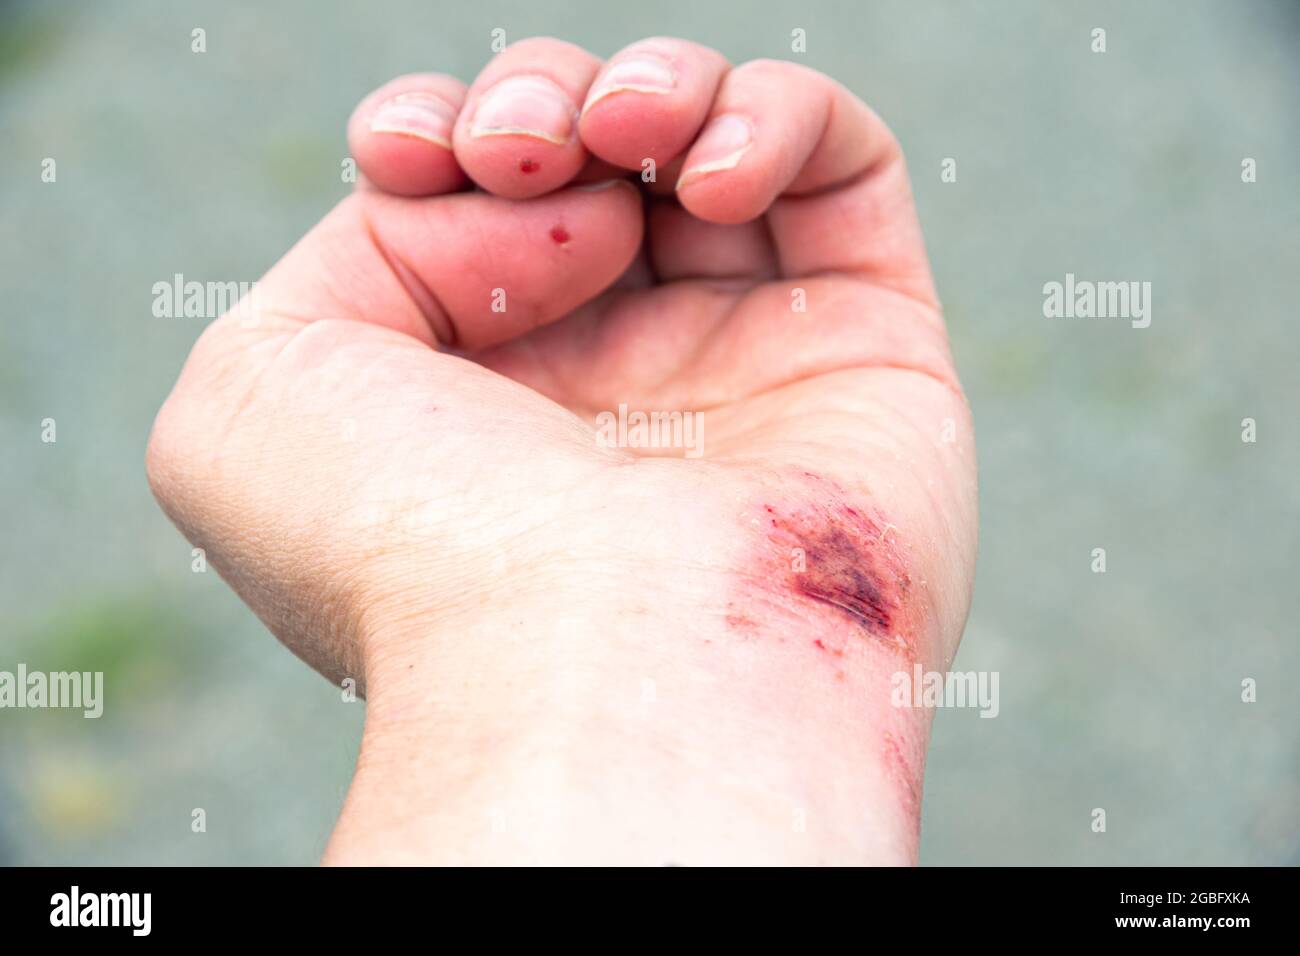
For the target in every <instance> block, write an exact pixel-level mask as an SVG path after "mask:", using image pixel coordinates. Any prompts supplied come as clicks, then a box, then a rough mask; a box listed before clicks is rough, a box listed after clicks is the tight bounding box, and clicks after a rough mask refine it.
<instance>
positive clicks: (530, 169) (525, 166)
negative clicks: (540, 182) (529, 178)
mask: <svg viewBox="0 0 1300 956" xmlns="http://www.w3.org/2000/svg"><path fill="white" fill-rule="evenodd" d="M541 168H542V164H541V163H539V162H537V161H536V160H535V159H521V160H519V171H520V172H521V173H535V172H537V171H538V170H539V169H541Z"/></svg>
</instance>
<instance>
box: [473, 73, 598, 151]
mask: <svg viewBox="0 0 1300 956" xmlns="http://www.w3.org/2000/svg"><path fill="white" fill-rule="evenodd" d="M576 114H577V110H576V109H575V108H574V106H573V102H572V101H571V100H570V99H569V97H568V96H567V95H565V92H564V91H563V90H562V89H560V88H559V87H558V86H556V85H555V84H554V83H552V82H551V81H550V80H548V79H546V78H545V77H542V76H511V77H507V78H506V79H504V80H502V81H501V82H500V83H498V84H497V85H496V86H494V87H492V88H491V89H490V90H488V91H487V93H485V94H484V96H483V98H482V99H481V100H480V101H479V104H478V109H477V110H476V111H475V112H474V123H473V125H472V126H471V127H470V134H471V135H472V136H532V137H535V138H536V139H542V140H546V141H547V142H548V143H555V144H557V145H559V146H563V145H564V144H565V143H567V142H568V141H569V134H570V133H571V132H572V131H573V121H574V118H575V116H576Z"/></svg>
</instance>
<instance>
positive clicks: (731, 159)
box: [677, 113, 754, 187]
mask: <svg viewBox="0 0 1300 956" xmlns="http://www.w3.org/2000/svg"><path fill="white" fill-rule="evenodd" d="M753 144H754V127H753V125H752V124H751V123H750V122H749V120H748V119H746V118H745V117H743V116H740V115H738V114H736V113H723V114H722V115H721V116H715V117H714V118H713V119H712V120H710V121H709V125H708V126H706V127H704V132H703V133H701V134H700V138H699V139H697V140H696V141H695V145H694V146H693V147H692V148H691V166H690V168H689V169H687V170H685V171H684V172H683V173H682V175H681V178H679V179H678V180H677V185H678V187H680V186H682V185H683V184H684V183H686V182H688V181H690V180H694V179H698V178H700V177H701V176H707V175H708V174H709V173H716V172H720V171H722V170H724V169H732V168H734V167H735V166H736V164H737V163H739V162H740V157H742V156H744V155H745V153H746V152H747V151H748V150H749V147H750V146H752V145H753Z"/></svg>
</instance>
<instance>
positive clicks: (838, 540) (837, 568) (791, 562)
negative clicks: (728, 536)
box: [746, 472, 919, 662]
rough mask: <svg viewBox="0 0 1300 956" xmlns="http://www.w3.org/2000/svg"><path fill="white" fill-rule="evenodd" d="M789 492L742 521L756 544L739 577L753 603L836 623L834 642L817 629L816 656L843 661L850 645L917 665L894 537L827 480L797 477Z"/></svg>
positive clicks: (907, 588) (875, 515)
mask: <svg viewBox="0 0 1300 956" xmlns="http://www.w3.org/2000/svg"><path fill="white" fill-rule="evenodd" d="M795 485H796V489H797V490H796V493H793V494H791V493H789V491H788V490H786V492H785V493H782V494H772V495H769V496H767V497H765V498H763V499H761V501H760V502H759V503H758V504H756V505H755V506H754V507H753V508H752V509H750V511H749V512H748V514H747V515H746V517H748V519H749V522H750V524H751V525H752V526H754V527H755V529H756V530H757V531H758V539H759V540H758V541H757V542H756V547H755V553H754V555H753V557H752V559H751V566H750V568H749V573H748V575H747V576H746V577H747V580H748V581H749V582H750V584H751V586H752V587H754V588H755V591H756V593H755V594H754V595H753V597H754V599H755V600H757V601H758V602H759V603H767V604H769V605H771V604H775V605H777V606H780V607H786V608H790V609H792V610H795V611H797V612H799V613H800V615H801V616H802V617H804V618H805V619H806V618H808V617H812V618H814V619H818V620H820V619H824V618H826V617H827V616H828V615H830V616H831V617H832V619H833V620H835V621H838V622H840V625H841V626H840V627H838V628H834V629H833V630H834V632H835V635H837V636H838V638H839V639H836V637H835V636H832V635H828V634H824V633H821V630H820V629H819V630H818V632H817V634H816V636H815V640H813V641H812V643H813V646H815V647H816V648H817V650H818V651H820V652H823V653H826V654H829V655H833V656H843V654H844V651H845V649H846V647H847V646H848V645H849V644H850V643H851V641H852V640H855V639H856V640H861V641H866V642H869V643H871V644H873V645H875V646H876V647H879V648H882V649H884V650H887V651H890V652H892V653H895V654H897V655H899V656H900V657H902V658H903V659H904V660H906V661H909V662H911V661H914V660H916V656H917V648H916V640H917V637H916V635H917V632H918V630H919V629H918V628H917V626H916V623H917V622H916V620H915V613H914V610H913V605H914V603H915V601H914V595H913V594H912V591H913V587H912V579H911V576H910V575H909V573H908V570H907V560H906V553H905V550H904V547H903V545H902V544H901V542H900V540H899V534H898V530H897V529H896V528H895V527H894V526H893V525H892V524H891V523H890V522H889V521H888V520H887V519H886V518H885V516H884V515H883V514H881V513H880V512H879V511H878V510H877V509H875V508H874V507H872V506H871V505H869V504H867V503H864V502H862V501H861V500H860V498H859V497H853V496H851V495H849V494H848V493H846V492H845V490H844V489H843V488H842V487H840V486H839V485H838V484H836V483H834V482H832V481H829V480H828V479H824V478H822V477H820V476H818V475H815V474H813V473H811V472H804V473H803V474H802V476H801V477H800V480H799V481H797V482H795Z"/></svg>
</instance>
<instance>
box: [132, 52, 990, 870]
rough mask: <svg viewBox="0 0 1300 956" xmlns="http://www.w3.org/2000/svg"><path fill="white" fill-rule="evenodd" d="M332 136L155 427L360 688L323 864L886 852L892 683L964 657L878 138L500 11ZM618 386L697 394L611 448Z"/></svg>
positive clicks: (894, 809)
mask: <svg viewBox="0 0 1300 956" xmlns="http://www.w3.org/2000/svg"><path fill="white" fill-rule="evenodd" d="M349 145H350V148H351V151H352V155H353V156H354V157H355V158H356V160H357V163H358V166H359V168H360V170H361V173H362V174H363V176H362V180H363V181H362V182H361V183H360V185H359V186H358V188H357V190H356V192H355V194H354V195H352V196H351V197H349V198H348V199H346V200H344V201H343V202H341V203H340V204H339V205H338V206H337V207H336V208H335V209H334V210H333V211H332V212H330V213H329V214H328V215H327V216H326V217H325V218H324V219H323V220H322V221H321V223H320V224H318V225H317V226H316V227H315V228H313V229H312V230H311V231H310V232H308V233H307V235H306V236H304V237H303V239H302V240H301V241H300V242H299V243H298V244H297V245H296V246H295V247H294V248H293V249H292V250H291V251H290V252H289V253H287V254H286V255H285V257H284V258H283V259H282V260H281V261H280V262H279V263H278V264H277V265H276V266H275V267H274V268H273V269H272V270H271V271H270V272H269V273H268V274H267V275H266V276H265V278H264V279H263V280H262V281H261V282H260V283H259V286H258V295H257V297H256V299H255V303H254V306H253V307H252V308H245V309H242V310H241V309H237V310H235V311H234V312H232V313H231V314H229V315H227V316H224V317H222V318H221V319H218V320H217V321H216V322H214V323H213V324H212V325H211V326H210V327H209V328H208V329H207V330H206V331H205V332H204V334H203V335H202V336H201V337H200V339H199V341H198V342H197V344H196V345H195V347H194V350H193V352H192V354H191V356H190V358H189V360H188V362H187V364H186V366H185V368H184V370H183V372H182V373H181V376H180V380H179V381H178V383H177V385H176V387H175V389H174V390H173V392H172V394H171V396H170V397H169V398H168V400H167V402H166V403H165V405H164V406H163V408H162V410H161V412H160V413H159V415H158V420H157V422H156V423H155V426H154V431H153V435H152V438H151V441H150V445H149V452H148V473H149V479H150V483H151V485H152V487H153V489H154V493H155V494H156V495H157V497H158V500H159V501H160V502H161V503H162V506H163V508H164V509H165V510H166V512H167V514H168V515H169V516H170V517H171V518H172V520H173V521H175V522H176V524H177V525H178V527H180V529H181V530H182V531H183V532H184V533H185V534H186V536H187V537H188V538H189V539H190V540H191V541H193V542H194V544H195V545H196V546H199V547H202V548H204V549H205V550H206V552H207V556H208V560H209V562H210V563H211V564H212V565H213V566H214V567H215V568H217V570H218V571H220V573H221V574H222V576H223V577H224V578H225V579H226V580H227V581H228V582H229V583H230V585H231V586H232V587H233V588H234V589H235V590H236V591H237V592H238V593H239V595H240V596H241V597H242V598H243V599H244V600H245V601H246V602H247V603H248V605H249V606H250V607H251V608H252V609H253V610H254V611H255V612H256V613H257V614H258V616H259V617H260V618H261V619H262V620H263V621H264V622H265V623H266V625H267V626H268V627H269V628H270V629H271V630H272V631H273V632H274V633H275V634H276V635H277V636H278V637H279V638H280V639H281V640H282V641H283V642H284V643H285V644H286V645H287V646H288V647H290V648H291V649H292V650H293V651H294V652H295V653H297V654H298V655H300V656H301V657H302V658H303V659H304V660H306V661H307V662H308V663H309V664H311V665H312V666H314V667H315V668H317V669H318V670H319V671H321V673H323V674H324V675H326V676H327V677H329V678H330V679H332V680H335V681H339V682H342V681H344V680H346V679H348V678H351V679H353V680H355V681H356V683H357V685H358V686H359V688H360V690H361V691H362V692H363V693H364V694H365V695H366V698H367V705H366V706H367V712H366V723H365V730H364V734H363V740H362V747H361V753H360V756H359V759H358V764H357V770H356V774H355V777H354V779H353V783H352V786H351V789H350V791H349V793H348V797H347V801H346V804H345V806H344V809H343V812H342V814H341V816H340V818H339V821H338V824H337V826H336V828H335V831H334V833H333V836H332V838H331V840H330V843H329V846H328V849H327V851H326V854H325V862H327V863H336V864H370V863H419V864H422V863H438V864H441V863H475V864H479V863H561V864H563V863H601V864H604V863H614V864H625V863H626V864H650V865H662V864H667V863H677V864H686V865H690V864H708V863H724V864H725V863H771V864H783V863H792V864H817V863H881V864H905V863H912V862H914V861H915V859H916V855H917V849H918V843H919V816H920V793H921V776H922V773H923V765H924V753H925V747H926V740H927V737H928V733H929V715H928V713H927V712H926V711H924V710H917V709H908V708H900V707H898V706H895V705H894V703H893V702H891V699H890V689H891V680H892V679H893V675H895V674H896V673H899V672H901V671H910V670H911V669H912V667H913V666H914V665H917V664H919V665H921V666H922V667H924V668H926V669H931V670H935V669H938V670H942V669H944V668H945V667H946V666H947V665H948V664H949V663H950V662H951V660H952V658H953V656H954V654H955V653H956V648H957V643H958V641H959V639H960V636H961V631H962V627H963V625H964V622H965V618H966V613H967V609H968V605H969V599H970V587H971V581H972V575H973V567H974V558H975V542H976V507H975V458H974V446H973V438H972V432H971V423H970V416H969V412H968V408H967V404H966V401H965V398H964V396H963V394H962V391H961V388H960V385H959V383H958V381H957V376H956V372H955V370H954V367H953V363H952V359H951V357H950V354H949V350H948V345H947V335H946V330H945V327H944V321H943V317H942V312H941V309H940V306H939V302H938V299H937V296H936V293H935V289H934V286H933V283H932V280H931V276H930V269H929V264H928V261H927V258H926V254H925V249H924V245H923V241H922V237H921V231H920V228H919V225H918V222H917V218H916V213H915V210H914V207H913V204H912V199H911V191H910V187H909V184H908V178H907V173H906V169H905V166H904V163H903V157H902V153H901V151H900V149H899V146H898V144H897V142H896V141H895V139H894V138H893V136H892V135H891V134H890V132H889V131H888V129H887V128H886V127H885V126H884V124H883V123H882V122H881V121H880V119H879V118H878V117H877V116H876V115H875V114H874V113H873V112H871V110H870V109H868V108H867V107H866V106H865V105H863V104H862V102H861V101H860V100H859V99H858V98H857V97H856V96H854V95H853V94H852V93H850V92H849V91H847V90H846V89H844V88H843V87H841V86H840V85H838V84H837V83H835V82H834V81H833V80H831V79H829V78H827V77H826V76H823V75H821V74H819V73H817V72H814V71H812V70H810V69H808V68H806V67H803V66H800V65H796V64H792V63H782V62H775V61H758V62H751V63H746V64H744V65H740V66H732V65H730V64H728V63H727V62H726V60H725V59H724V58H723V57H722V56H721V55H720V54H719V53H717V52H715V51H712V50H709V49H706V48H704V47H701V46H699V45H696V44H694V43H690V42H687V41H683V40H673V39H665V38H655V39H650V40H645V41H640V42H638V43H635V44H632V45H631V46H629V47H628V48H626V49H624V50H622V51H620V52H619V53H617V54H615V55H614V56H613V57H611V58H610V59H609V60H608V61H601V60H600V59H598V58H597V57H595V56H593V55H592V54H590V53H588V52H586V51H584V50H581V49H579V48H577V47H575V46H572V45H570V44H568V43H564V42H562V41H559V40H553V39H532V40H526V41H522V42H520V43H517V44H515V45H513V46H511V47H509V48H507V49H506V50H505V51H503V52H502V53H500V54H498V55H497V56H496V57H495V58H494V59H492V61H491V62H490V63H489V64H488V65H487V67H486V68H485V69H484V70H483V72H482V73H481V74H480V75H479V77H478V78H477V79H476V80H475V81H474V83H473V84H472V85H471V86H469V87H468V88H466V87H465V86H464V85H463V84H461V83H460V82H459V81H457V80H455V79H453V78H451V77H448V76H442V75H435V74H428V75H418V76H406V77H402V78H400V79H397V80H394V81H393V82H392V83H390V84H388V85H386V86H384V87H383V88H381V89H380V90H378V91H376V92H375V93H373V94H371V95H370V96H369V97H367V98H366V99H365V100H364V101H363V102H362V103H361V105H360V106H359V107H358V108H357V111H356V112H355V114H354V115H353V117H352V120H351V122H350V124H349ZM647 160H653V169H654V174H655V175H654V182H643V176H642V173H643V171H646V170H648V169H649V168H650V167H649V166H648V165H647V163H646V161H647ZM503 294H504V300H502V295H503ZM503 302H504V310H502V309H501V307H500V306H501V305H502V303H503ZM494 304H495V305H496V306H497V308H495V309H494V307H493V306H494ZM801 306H802V308H801ZM620 404H624V405H627V406H628V407H629V408H631V409H634V410H636V409H640V410H645V411H651V410H663V411H681V412H688V411H689V412H695V411H699V412H702V413H703V422H704V431H703V442H702V454H701V455H699V456H698V457H687V456H686V455H685V454H684V453H683V449H681V448H660V449H645V448H633V447H610V446H609V444H608V443H602V442H601V441H599V440H598V432H597V415H598V414H599V413H600V412H602V411H615V410H617V409H618V407H619V405H620ZM814 541H815V542H820V543H819V544H809V543H808V542H814ZM846 542H847V543H846ZM846 550H847V553H850V554H851V555H866V556H867V557H866V558H863V559H862V560H864V561H866V562H867V564H868V565H869V567H865V566H864V567H865V570H864V571H863V573H862V574H859V573H858V570H857V567H856V562H857V561H858V558H856V557H852V558H850V559H848V560H847V563H846V559H844V557H843V554H844V553H846ZM796 552H797V553H796ZM868 559H869V560H868ZM833 561H834V562H839V563H838V565H837V566H836V569H835V570H828V568H830V565H831V563H832V562H833ZM819 575H820V580H821V581H822V582H825V581H827V580H829V581H831V582H832V584H834V587H830V588H829V589H828V587H827V586H825V585H824V584H823V585H820V586H813V587H809V586H807V584H806V582H809V581H817V580H819V577H818V576H819ZM864 576H865V577H864ZM850 580H851V581H853V582H858V583H857V584H854V585H853V587H852V588H851V589H850V590H852V591H853V592H854V594H856V595H857V597H852V596H850V597H845V596H844V594H845V593H847V592H845V591H843V589H841V588H840V586H839V585H840V584H841V583H842V582H845V581H850ZM819 588H820V590H819ZM828 590H829V591H833V592H834V593H833V594H831V595H830V596H829V597H827V591H828ZM863 594H866V595H868V598H863V597H862V595H863Z"/></svg>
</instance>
